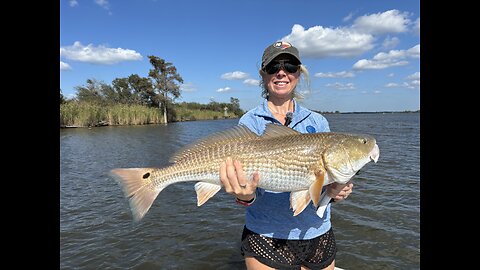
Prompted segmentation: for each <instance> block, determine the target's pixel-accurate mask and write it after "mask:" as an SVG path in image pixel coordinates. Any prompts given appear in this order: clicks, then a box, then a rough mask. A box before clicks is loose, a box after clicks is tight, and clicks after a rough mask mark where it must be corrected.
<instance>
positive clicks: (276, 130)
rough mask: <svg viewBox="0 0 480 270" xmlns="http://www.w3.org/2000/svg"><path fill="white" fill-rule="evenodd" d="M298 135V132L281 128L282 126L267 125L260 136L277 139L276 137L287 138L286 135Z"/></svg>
mask: <svg viewBox="0 0 480 270" xmlns="http://www.w3.org/2000/svg"><path fill="white" fill-rule="evenodd" d="M297 134H300V132H298V131H296V130H294V129H293V128H290V127H287V126H283V125H277V124H272V123H269V124H267V125H266V127H265V131H264V132H263V134H262V138H265V139H266V138H277V137H283V136H288V135H297Z"/></svg>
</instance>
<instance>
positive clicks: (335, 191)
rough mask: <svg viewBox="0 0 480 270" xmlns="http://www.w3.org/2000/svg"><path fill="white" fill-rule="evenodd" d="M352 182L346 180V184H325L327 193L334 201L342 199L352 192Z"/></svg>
mask: <svg viewBox="0 0 480 270" xmlns="http://www.w3.org/2000/svg"><path fill="white" fill-rule="evenodd" d="M352 189H353V184H352V182H350V181H348V182H347V183H346V184H339V183H332V184H330V185H328V186H327V189H326V191H327V194H328V196H330V198H333V199H334V200H335V201H336V202H338V201H341V200H344V199H346V198H347V197H348V195H350V193H352Z"/></svg>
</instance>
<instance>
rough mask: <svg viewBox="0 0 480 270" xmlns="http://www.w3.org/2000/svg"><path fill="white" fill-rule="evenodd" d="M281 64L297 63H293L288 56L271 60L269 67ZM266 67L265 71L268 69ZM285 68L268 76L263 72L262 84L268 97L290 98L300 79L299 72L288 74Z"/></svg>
mask: <svg viewBox="0 0 480 270" xmlns="http://www.w3.org/2000/svg"><path fill="white" fill-rule="evenodd" d="M279 62H280V63H281V62H283V63H284V64H286V63H290V64H294V65H297V63H298V62H295V61H294V60H293V59H291V58H289V57H288V56H287V57H286V56H282V55H280V56H279V57H277V58H275V59H274V60H272V62H271V63H269V64H268V66H270V65H275V64H278V63H279ZM268 66H267V69H268ZM285 69H286V68H285V67H284V66H282V67H281V68H280V69H279V70H278V71H277V72H275V73H274V74H268V73H267V72H263V74H262V76H263V82H264V83H265V85H266V86H267V89H268V94H269V96H270V97H271V96H276V97H279V98H285V97H288V98H290V97H291V93H292V91H293V90H294V89H295V87H296V86H297V83H298V78H299V77H300V70H299V69H297V71H295V72H293V73H290V72H288V71H286V70H285Z"/></svg>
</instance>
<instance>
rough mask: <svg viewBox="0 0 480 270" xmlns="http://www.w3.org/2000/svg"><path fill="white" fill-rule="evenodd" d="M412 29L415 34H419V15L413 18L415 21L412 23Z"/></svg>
mask: <svg viewBox="0 0 480 270" xmlns="http://www.w3.org/2000/svg"><path fill="white" fill-rule="evenodd" d="M412 31H413V32H414V33H415V34H416V35H420V17H419V18H417V20H415V23H414V24H413V27H412Z"/></svg>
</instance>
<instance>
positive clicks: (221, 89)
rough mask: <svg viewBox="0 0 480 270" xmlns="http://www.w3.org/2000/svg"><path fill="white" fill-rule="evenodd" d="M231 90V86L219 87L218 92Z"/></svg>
mask: <svg viewBox="0 0 480 270" xmlns="http://www.w3.org/2000/svg"><path fill="white" fill-rule="evenodd" d="M230 90H231V88H230V87H228V86H227V87H225V88H219V89H217V92H218V93H222V92H229V91H230Z"/></svg>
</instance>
